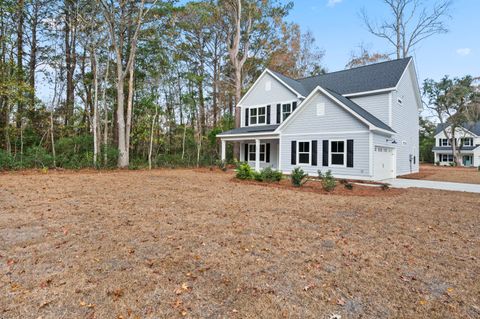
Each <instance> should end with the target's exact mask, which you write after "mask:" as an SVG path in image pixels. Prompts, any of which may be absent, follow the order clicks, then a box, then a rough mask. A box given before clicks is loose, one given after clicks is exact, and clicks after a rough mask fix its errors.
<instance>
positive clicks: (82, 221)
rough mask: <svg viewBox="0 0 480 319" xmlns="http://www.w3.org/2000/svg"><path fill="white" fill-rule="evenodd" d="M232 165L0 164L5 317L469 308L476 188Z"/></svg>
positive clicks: (435, 313) (474, 313) (347, 313)
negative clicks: (266, 178)
mask: <svg viewBox="0 0 480 319" xmlns="http://www.w3.org/2000/svg"><path fill="white" fill-rule="evenodd" d="M233 176H234V174H233V173H232V172H226V173H225V172H222V171H219V170H214V171H209V170H208V169H206V170H201V172H199V171H195V170H182V169H164V170H153V171H144V170H138V171H109V172H97V171H79V172H72V171H64V172H53V171H48V172H40V173H39V172H34V171H30V172H18V173H8V174H0V212H1V213H0V318H8V319H10V318H22V319H24V318H27V319H28V318H125V319H127V318H330V317H331V316H332V315H340V316H342V318H479V317H480V299H479V296H480V281H479V280H478V278H479V276H480V250H479V249H478V247H480V234H479V232H478V230H479V229H480V214H479V213H478V207H479V206H480V198H479V196H478V194H469V193H459V192H446V191H435V190H426V189H406V190H402V191H401V192H400V193H398V194H397V195H395V196H389V195H387V196H373V197H372V196H351V193H348V192H347V193H346V194H335V192H336V191H337V189H335V190H334V191H333V193H329V194H323V193H320V192H310V191H306V192H303V191H300V190H299V189H300V188H303V187H304V188H307V187H309V185H310V186H311V187H316V186H315V183H318V182H307V183H306V184H304V185H303V186H302V187H300V188H295V190H296V191H292V188H290V187H289V186H288V187H287V186H286V185H284V184H283V183H287V182H289V181H288V180H286V181H282V182H281V183H280V184H279V186H278V187H277V186H272V187H269V186H267V187H265V186H263V185H265V184H262V186H258V185H256V184H255V183H256V182H250V181H249V182H232V178H233ZM337 188H338V191H342V192H343V191H344V190H342V189H341V188H342V187H340V186H337ZM355 188H356V185H355V186H354V188H353V190H352V192H355ZM345 191H346V190H345ZM392 191H393V190H388V191H387V192H384V193H381V194H389V193H390V192H392ZM380 192H382V191H380ZM332 194H334V196H332Z"/></svg>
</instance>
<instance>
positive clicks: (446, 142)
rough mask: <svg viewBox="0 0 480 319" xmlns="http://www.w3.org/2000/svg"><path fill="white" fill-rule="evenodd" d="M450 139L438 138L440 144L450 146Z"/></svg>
mask: <svg viewBox="0 0 480 319" xmlns="http://www.w3.org/2000/svg"><path fill="white" fill-rule="evenodd" d="M451 145H452V144H450V140H449V139H448V138H441V139H440V146H451Z"/></svg>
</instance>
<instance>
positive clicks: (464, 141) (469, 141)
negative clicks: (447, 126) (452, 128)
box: [462, 137, 473, 146]
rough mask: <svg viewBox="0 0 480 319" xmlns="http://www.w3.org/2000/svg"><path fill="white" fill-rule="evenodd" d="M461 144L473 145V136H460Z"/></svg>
mask: <svg viewBox="0 0 480 319" xmlns="http://www.w3.org/2000/svg"><path fill="white" fill-rule="evenodd" d="M462 145H463V146H473V138H471V137H465V138H462Z"/></svg>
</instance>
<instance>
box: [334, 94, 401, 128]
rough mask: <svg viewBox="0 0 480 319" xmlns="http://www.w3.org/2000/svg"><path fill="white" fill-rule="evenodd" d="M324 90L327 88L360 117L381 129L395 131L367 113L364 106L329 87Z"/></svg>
mask: <svg viewBox="0 0 480 319" xmlns="http://www.w3.org/2000/svg"><path fill="white" fill-rule="evenodd" d="M325 90H327V92H328V93H330V94H331V95H333V96H334V97H335V98H336V99H337V100H339V101H340V102H342V103H343V104H345V105H346V106H347V107H348V108H350V109H351V110H352V111H353V112H355V113H357V114H358V115H360V117H362V118H364V119H365V120H366V121H367V122H369V123H371V124H373V125H375V126H376V127H378V128H381V129H384V130H387V131H390V132H393V133H395V131H394V130H393V129H392V128H391V127H390V126H388V125H387V124H385V123H383V122H382V121H381V120H379V119H378V118H377V117H375V116H374V115H373V114H371V113H369V112H368V111H367V110H365V109H364V108H362V107H361V106H359V105H358V104H356V103H354V102H352V100H350V99H347V98H346V97H344V96H343V95H341V94H338V93H337V92H335V91H332V90H330V89H325Z"/></svg>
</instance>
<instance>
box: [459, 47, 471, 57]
mask: <svg viewBox="0 0 480 319" xmlns="http://www.w3.org/2000/svg"><path fill="white" fill-rule="evenodd" d="M470 53H472V49H470V48H460V49H457V54H458V55H461V56H467V55H469V54H470Z"/></svg>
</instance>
